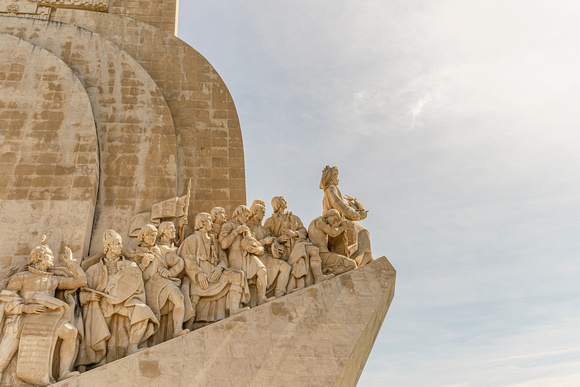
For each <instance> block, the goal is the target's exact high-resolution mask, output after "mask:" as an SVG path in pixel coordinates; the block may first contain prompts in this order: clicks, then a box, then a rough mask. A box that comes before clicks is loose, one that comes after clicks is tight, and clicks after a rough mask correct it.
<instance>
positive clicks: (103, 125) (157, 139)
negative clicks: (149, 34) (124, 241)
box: [0, 17, 177, 253]
mask: <svg viewBox="0 0 580 387" xmlns="http://www.w3.org/2000/svg"><path fill="white" fill-rule="evenodd" d="M0 33H4V34H10V35H14V36H17V37H19V38H21V39H24V40H27V41H29V42H30V43H32V44H35V45H38V46H39V47H42V48H45V49H46V50H48V51H50V52H51V53H53V54H54V55H56V56H57V57H59V58H60V59H62V60H63V61H64V62H65V63H66V64H67V65H68V66H69V67H70V68H71V69H72V70H73V72H74V73H75V74H76V75H77V77H78V78H79V79H80V80H81V82H82V83H83V85H84V87H85V89H86V92H87V94H88V96H89V99H90V102H91V106H92V110H93V113H94V120H95V122H96V125H97V132H98V136H99V144H100V146H99V152H100V155H99V156H100V170H101V177H100V185H99V196H98V200H97V208H96V213H95V227H94V232H93V239H94V240H97V243H96V245H93V246H92V247H91V252H93V253H94V252H96V251H99V250H100V249H101V247H102V246H101V244H100V242H98V241H99V238H100V236H101V235H102V234H103V231H104V230H106V229H108V228H115V229H117V230H118V231H119V233H120V234H121V236H122V237H123V238H126V237H127V233H128V223H129V222H130V220H131V218H132V217H133V216H134V215H135V214H137V213H139V212H142V211H144V210H145V209H149V208H151V205H152V204H153V203H156V202H159V201H162V200H164V199H167V198H169V197H173V196H175V195H176V194H175V189H176V175H177V174H176V168H177V166H176V148H175V147H176V139H175V129H174V127H173V120H172V118H171V113H170V111H169V108H168V107H167V104H166V102H165V99H164V98H163V95H162V93H161V91H160V90H159V88H158V87H157V85H156V84H155V82H154V81H153V80H152V79H151V77H150V76H149V75H148V74H147V72H146V71H145V70H144V69H143V68H142V67H141V66H140V65H139V64H138V63H137V62H136V61H135V60H134V59H133V58H132V57H131V56H130V55H128V54H127V53H125V52H124V51H122V50H121V49H119V47H118V46H116V45H114V44H112V43H111V42H110V41H108V40H106V39H104V38H103V37H101V36H100V35H98V34H95V33H93V32H90V31H87V30H84V29H81V28H78V27H75V26H72V25H70V24H63V23H56V22H47V21H43V20H33V19H22V18H17V17H2V18H0ZM57 37H58V38H57Z"/></svg>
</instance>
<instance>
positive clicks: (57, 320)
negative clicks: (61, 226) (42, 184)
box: [0, 236, 87, 385]
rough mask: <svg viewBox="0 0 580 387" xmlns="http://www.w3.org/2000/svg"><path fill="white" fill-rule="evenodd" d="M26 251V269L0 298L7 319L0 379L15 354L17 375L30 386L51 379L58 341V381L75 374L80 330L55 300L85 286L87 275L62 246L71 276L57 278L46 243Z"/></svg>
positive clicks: (64, 305)
mask: <svg viewBox="0 0 580 387" xmlns="http://www.w3.org/2000/svg"><path fill="white" fill-rule="evenodd" d="M46 239H48V237H47V236H43V240H42V244H41V245H40V246H37V247H35V248H34V249H33V250H32V252H31V253H30V261H29V265H28V268H27V270H26V271H22V272H20V273H16V274H14V275H13V276H12V277H11V278H10V280H9V282H8V287H7V289H6V290H4V291H2V293H1V294H0V302H1V303H2V308H1V313H2V314H4V315H5V316H6V318H5V320H6V321H5V323H4V329H3V334H2V341H1V342H0V380H1V379H2V372H4V370H5V368H6V366H7V365H8V363H9V362H10V360H11V359H12V357H13V356H14V354H15V353H16V351H18V360H17V365H16V375H17V376H18V377H19V378H20V379H22V380H24V381H26V382H28V383H31V384H38V385H47V384H51V383H53V382H54V381H55V380H54V378H53V375H52V368H53V366H52V363H53V356H54V352H55V346H56V344H57V340H58V339H61V340H62V343H61V345H60V351H59V361H60V367H59V374H58V380H63V379H66V378H69V377H71V376H75V375H78V372H76V371H74V372H73V371H71V370H72V367H73V362H74V360H75V356H76V354H77V349H78V348H77V345H78V341H77V336H78V329H77V328H76V327H75V326H74V325H73V324H72V323H71V318H72V313H71V310H70V307H69V305H68V304H67V303H66V302H64V301H62V300H59V299H58V298H55V291H56V290H57V289H65V290H72V291H74V290H76V289H78V288H79V287H81V286H85V285H86V283H87V277H86V275H85V272H84V271H83V270H82V269H81V267H80V266H79V265H78V263H77V261H76V260H75V259H73V256H72V252H71V250H70V249H69V248H68V247H65V252H66V254H65V259H64V262H65V263H66V266H67V268H68V270H66V269H65V272H68V273H70V276H62V275H57V274H55V271H54V256H53V255H52V251H51V250H50V248H49V247H48V246H47V245H45V244H44V242H45V241H46Z"/></svg>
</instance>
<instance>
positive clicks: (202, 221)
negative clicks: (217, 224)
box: [195, 212, 213, 231]
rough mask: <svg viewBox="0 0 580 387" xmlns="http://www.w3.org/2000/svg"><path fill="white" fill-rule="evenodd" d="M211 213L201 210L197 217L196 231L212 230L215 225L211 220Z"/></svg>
mask: <svg viewBox="0 0 580 387" xmlns="http://www.w3.org/2000/svg"><path fill="white" fill-rule="evenodd" d="M211 218H212V217H211V215H210V214H208V213H207V212H200V213H199V214H197V215H196V217H195V231H197V230H201V229H204V230H205V231H210V230H211V229H212V227H213V222H212V221H211Z"/></svg>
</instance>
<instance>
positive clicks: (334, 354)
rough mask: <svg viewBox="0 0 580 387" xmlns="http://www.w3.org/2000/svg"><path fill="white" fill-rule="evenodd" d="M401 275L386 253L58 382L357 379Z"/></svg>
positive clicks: (209, 382)
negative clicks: (231, 315) (321, 280)
mask: <svg viewBox="0 0 580 387" xmlns="http://www.w3.org/2000/svg"><path fill="white" fill-rule="evenodd" d="M395 276H396V272H395V270H394V269H393V267H392V266H391V264H390V263H389V261H388V260H387V259H386V258H385V257H382V258H379V259H377V260H375V261H374V262H372V263H370V264H369V265H367V266H365V267H362V268H359V269H357V270H354V271H351V272H348V273H345V274H342V275H340V276H338V277H336V278H333V279H330V280H327V281H323V282H321V283H318V284H316V285H313V286H311V287H309V288H306V289H303V290H301V291H297V292H295V293H293V294H290V295H287V296H285V297H283V298H280V299H278V300H275V301H272V302H270V303H267V304H264V305H262V306H259V307H256V308H254V309H252V310H250V311H248V312H243V313H241V314H239V315H236V316H233V317H230V318H228V319H225V320H222V321H220V322H217V323H214V324H211V325H209V326H207V327H204V328H201V329H198V330H196V331H194V332H192V333H190V334H188V335H185V336H182V337H179V338H176V339H173V340H170V341H168V342H165V343H163V344H159V345H157V346H155V347H152V348H149V349H147V350H145V351H142V352H140V353H137V354H135V355H131V356H128V357H126V358H124V359H121V360H118V361H115V362H113V363H110V364H107V365H104V366H102V367H100V368H97V369H95V370H92V371H89V372H86V373H84V374H82V375H80V376H78V377H76V378H73V379H69V380H65V381H62V382H60V383H57V384H56V386H63V387H64V386H68V387H73V386H83V387H86V386H102V385H123V386H140V387H144V386H153V385H155V386H158V385H171V386H201V385H219V386H234V385H235V386H240V385H247V386H258V385H269V386H276V385H280V386H288V385H300V386H309V385H312V386H315V385H316V386H320V385H325V386H328V385H333V384H335V385H352V384H354V383H356V381H357V380H358V377H359V376H360V372H361V370H362V367H363V366H364V363H365V362H366V359H367V357H368V355H369V353H370V350H371V348H372V345H373V343H374V340H375V338H376V335H377V333H378V331H379V329H380V326H381V324H382V321H383V319H384V316H385V314H386V312H387V310H388V308H389V305H390V302H391V301H392V298H393V295H394V286H395Z"/></svg>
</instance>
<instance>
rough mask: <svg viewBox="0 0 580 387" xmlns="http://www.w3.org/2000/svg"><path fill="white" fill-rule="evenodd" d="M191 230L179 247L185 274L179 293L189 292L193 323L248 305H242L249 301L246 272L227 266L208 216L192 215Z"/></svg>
mask: <svg viewBox="0 0 580 387" xmlns="http://www.w3.org/2000/svg"><path fill="white" fill-rule="evenodd" d="M195 230H196V231H195V233H194V234H192V235H190V236H188V237H187V238H186V239H185V241H184V242H183V243H182V244H181V246H180V248H179V255H180V256H182V257H183V259H184V260H185V273H186V277H185V278H184V279H183V286H182V289H183V293H184V294H186V295H189V298H186V303H187V302H188V301H189V302H190V303H191V309H192V310H193V311H194V312H195V314H194V317H195V319H192V320H191V324H193V322H194V321H195V322H213V321H218V320H221V319H224V318H226V317H227V312H228V311H229V315H230V316H231V315H234V314H237V313H239V312H242V311H244V310H248V309H249V308H242V307H241V304H245V303H247V302H248V301H249V300H250V291H249V288H248V283H247V281H246V275H245V274H244V272H243V271H242V270H239V269H232V268H230V267H229V265H228V260H227V256H226V253H225V252H224V251H223V250H222V248H221V246H220V244H219V242H218V241H217V239H215V238H214V237H213V236H212V235H211V232H212V230H213V224H212V221H211V215H210V214H208V213H207V212H200V213H199V214H197V216H196V217H195Z"/></svg>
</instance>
